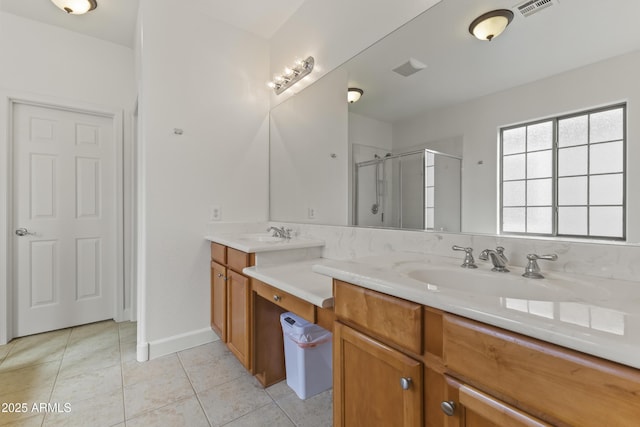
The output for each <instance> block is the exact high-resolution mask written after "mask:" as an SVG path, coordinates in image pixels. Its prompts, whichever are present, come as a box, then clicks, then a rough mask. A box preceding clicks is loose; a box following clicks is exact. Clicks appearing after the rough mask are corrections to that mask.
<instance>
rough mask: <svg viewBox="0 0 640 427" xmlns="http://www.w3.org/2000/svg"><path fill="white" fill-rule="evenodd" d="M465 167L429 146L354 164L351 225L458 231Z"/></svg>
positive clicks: (381, 154)
mask: <svg viewBox="0 0 640 427" xmlns="http://www.w3.org/2000/svg"><path fill="white" fill-rule="evenodd" d="M378 151H380V150H378ZM461 165H462V159H461V158H459V157H456V156H452V155H449V154H444V153H440V152H437V151H433V150H429V149H422V150H417V151H412V152H407V153H401V154H391V153H382V152H376V153H374V154H373V158H372V159H369V160H363V161H360V162H357V163H355V165H354V175H355V176H354V187H355V188H354V195H355V197H354V198H353V200H354V207H353V225H359V226H370V227H394V228H406V229H413V230H416V229H423V230H436V231H452V232H459V231H460V223H461V219H460V203H461V185H460V184H461Z"/></svg>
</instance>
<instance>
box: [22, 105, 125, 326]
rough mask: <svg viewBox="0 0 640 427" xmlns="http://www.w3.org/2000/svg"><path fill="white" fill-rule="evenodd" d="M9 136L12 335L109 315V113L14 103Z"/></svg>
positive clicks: (112, 200) (112, 235)
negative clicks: (11, 158)
mask: <svg viewBox="0 0 640 427" xmlns="http://www.w3.org/2000/svg"><path fill="white" fill-rule="evenodd" d="M13 142H14V143H13V150H14V173H13V176H14V189H13V191H14V193H13V200H14V203H13V206H14V217H13V218H14V226H15V229H16V235H14V239H15V245H14V285H15V287H14V295H15V297H16V298H15V304H14V307H15V310H16V323H15V325H16V327H15V333H16V336H24V335H30V334H34V333H39V332H44V331H49V330H54V329H60V328H65V327H69V326H74V325H80V324H84V323H90V322H95V321H99V320H104V319H111V318H113V316H114V310H115V303H114V297H115V287H116V283H117V278H116V269H117V265H116V256H117V247H116V245H117V242H118V240H119V239H118V238H117V217H116V215H117V213H116V206H117V203H116V197H117V196H116V194H117V193H116V175H115V174H116V170H115V168H116V147H115V142H114V135H113V124H112V119H111V118H109V117H103V116H99V115H93V114H87V113H79V112H72V111H66V110H62V109H55V108H49V107H43V106H35V105H27V104H14V110H13ZM20 229H22V230H20ZM27 233H28V234H27Z"/></svg>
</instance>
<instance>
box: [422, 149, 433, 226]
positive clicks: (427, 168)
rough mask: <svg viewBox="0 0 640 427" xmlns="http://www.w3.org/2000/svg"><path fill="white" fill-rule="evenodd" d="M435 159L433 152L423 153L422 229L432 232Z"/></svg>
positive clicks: (426, 151)
mask: <svg viewBox="0 0 640 427" xmlns="http://www.w3.org/2000/svg"><path fill="white" fill-rule="evenodd" d="M435 157H436V155H435V154H434V153H433V152H431V151H428V150H425V151H424V227H425V229H427V230H433V227H434V224H435V218H434V216H435V211H436V210H435V206H436V204H435V192H436V181H435V168H436V163H435Z"/></svg>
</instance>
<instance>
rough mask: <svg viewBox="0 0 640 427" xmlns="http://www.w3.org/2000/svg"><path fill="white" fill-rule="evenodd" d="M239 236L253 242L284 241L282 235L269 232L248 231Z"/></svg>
mask: <svg viewBox="0 0 640 427" xmlns="http://www.w3.org/2000/svg"><path fill="white" fill-rule="evenodd" d="M239 238H240V239H242V240H247V241H251V242H262V243H268V242H282V241H283V240H284V239H283V238H282V237H275V236H272V235H271V234H269V233H247V234H241V235H240V236H239Z"/></svg>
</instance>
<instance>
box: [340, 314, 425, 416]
mask: <svg viewBox="0 0 640 427" xmlns="http://www.w3.org/2000/svg"><path fill="white" fill-rule="evenodd" d="M333 343H334V350H333V363H334V365H333V366H334V368H333V386H334V387H333V393H334V399H333V401H334V426H336V427H354V426H366V427H369V426H398V427H401V426H416V427H417V426H421V425H422V420H423V412H422V399H423V396H422V395H423V388H422V384H423V383H422V378H423V377H422V375H423V374H422V364H421V363H420V362H417V361H415V360H413V359H412V358H410V357H408V356H406V355H404V354H403V353H400V352H399V351H397V350H394V349H392V348H391V347H388V346H386V345H384V344H382V343H380V342H378V341H376V340H374V339H372V338H370V337H368V336H366V335H364V334H362V333H360V332H357V331H356V330H354V329H351V328H349V327H347V326H344V325H342V324H341V323H338V322H336V323H335V325H334V342H333Z"/></svg>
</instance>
